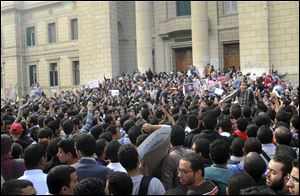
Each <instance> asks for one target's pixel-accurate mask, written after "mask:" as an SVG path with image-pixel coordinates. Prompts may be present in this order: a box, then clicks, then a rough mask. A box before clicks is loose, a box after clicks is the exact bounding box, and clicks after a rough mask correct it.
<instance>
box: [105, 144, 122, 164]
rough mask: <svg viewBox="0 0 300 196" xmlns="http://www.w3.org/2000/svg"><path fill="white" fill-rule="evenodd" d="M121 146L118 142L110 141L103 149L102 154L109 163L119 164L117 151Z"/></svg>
mask: <svg viewBox="0 0 300 196" xmlns="http://www.w3.org/2000/svg"><path fill="white" fill-rule="evenodd" d="M120 146H121V144H120V143H119V142H118V141H115V140H112V141H110V142H109V143H108V144H107V145H106V146H105V149H104V153H105V156H106V158H107V159H109V160H110V162H111V163H117V162H119V159H118V150H119V148H120Z"/></svg>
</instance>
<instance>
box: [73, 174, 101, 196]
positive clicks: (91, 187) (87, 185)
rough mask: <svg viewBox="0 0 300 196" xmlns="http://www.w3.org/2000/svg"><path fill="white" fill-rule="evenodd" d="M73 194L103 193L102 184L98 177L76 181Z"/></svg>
mask: <svg viewBox="0 0 300 196" xmlns="http://www.w3.org/2000/svg"><path fill="white" fill-rule="evenodd" d="M74 194H75V195H105V192H104V186H103V183H102V181H101V180H100V178H85V179H83V180H81V181H80V182H78V184H77V185H76V186H75V190H74Z"/></svg>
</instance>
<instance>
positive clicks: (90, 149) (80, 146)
mask: <svg viewBox="0 0 300 196" xmlns="http://www.w3.org/2000/svg"><path fill="white" fill-rule="evenodd" d="M75 146H76V149H77V150H80V151H81V152H82V153H83V155H84V156H92V155H93V154H94V153H95V151H96V140H95V138H94V136H92V135H90V134H80V135H78V137H77V138H76V139H75Z"/></svg>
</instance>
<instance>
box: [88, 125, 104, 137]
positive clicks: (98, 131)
mask: <svg viewBox="0 0 300 196" xmlns="http://www.w3.org/2000/svg"><path fill="white" fill-rule="evenodd" d="M101 133H103V128H102V126H101V125H95V126H93V127H92V128H91V129H90V134H91V135H93V136H94V138H95V139H98V137H99V135H100V134H101Z"/></svg>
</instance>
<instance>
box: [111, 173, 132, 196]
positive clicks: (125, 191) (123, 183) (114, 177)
mask: <svg viewBox="0 0 300 196" xmlns="http://www.w3.org/2000/svg"><path fill="white" fill-rule="evenodd" d="M132 189H133V183H132V180H131V177H130V176H129V175H128V174H127V173H124V172H120V171H115V172H110V173H109V174H108V175H107V181H106V187H105V192H106V194H107V195H131V193H132Z"/></svg>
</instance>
